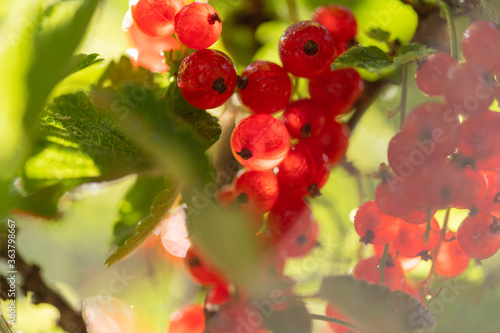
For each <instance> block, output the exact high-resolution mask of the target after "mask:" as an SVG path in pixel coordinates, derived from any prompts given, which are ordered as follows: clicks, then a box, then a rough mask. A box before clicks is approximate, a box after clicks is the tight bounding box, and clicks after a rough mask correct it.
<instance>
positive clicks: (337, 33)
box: [313, 5, 358, 43]
mask: <svg viewBox="0 0 500 333" xmlns="http://www.w3.org/2000/svg"><path fill="white" fill-rule="evenodd" d="M313 21H316V22H318V23H320V24H321V25H323V26H324V27H325V28H326V29H328V31H329V32H330V33H331V34H332V36H333V38H334V39H335V40H338V41H341V42H345V43H347V42H349V41H351V40H352V39H353V38H355V37H356V34H357V32H358V25H357V24H356V18H355V17H354V14H353V13H352V11H351V9H350V8H349V7H346V6H342V5H327V6H321V7H318V8H316V10H315V11H314V16H313Z"/></svg>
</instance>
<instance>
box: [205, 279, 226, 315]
mask: <svg viewBox="0 0 500 333" xmlns="http://www.w3.org/2000/svg"><path fill="white" fill-rule="evenodd" d="M231 300H232V297H231V292H230V290H229V286H228V285H227V284H219V285H217V286H215V287H214V288H212V289H210V290H209V291H208V293H207V295H206V296H205V308H206V309H207V310H208V311H210V310H211V309H212V308H213V307H214V306H220V305H222V304H227V303H230V302H231Z"/></svg>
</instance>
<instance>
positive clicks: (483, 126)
mask: <svg viewBox="0 0 500 333" xmlns="http://www.w3.org/2000/svg"><path fill="white" fill-rule="evenodd" d="M499 128H500V113H498V112H493V111H485V112H483V113H482V114H478V115H475V116H472V117H469V118H467V119H466V120H465V121H464V122H463V123H462V124H460V143H459V145H458V150H459V152H460V153H462V154H463V155H464V156H465V157H468V158H471V159H473V160H474V161H475V165H476V167H477V168H478V169H481V170H495V169H498V168H499V167H500V145H499V144H498V142H500V131H498V129H499Z"/></svg>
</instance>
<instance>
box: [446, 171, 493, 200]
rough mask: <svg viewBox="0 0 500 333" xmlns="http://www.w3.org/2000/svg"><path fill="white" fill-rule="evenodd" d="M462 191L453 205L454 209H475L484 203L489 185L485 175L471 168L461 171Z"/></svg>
mask: <svg viewBox="0 0 500 333" xmlns="http://www.w3.org/2000/svg"><path fill="white" fill-rule="evenodd" d="M461 173H462V176H461V185H462V189H461V191H460V192H459V193H458V197H457V199H456V200H455V202H454V203H453V207H455V208H462V209H473V208H478V206H479V205H480V204H481V203H482V202H483V201H484V198H485V197H486V191H487V188H488V183H487V180H486V177H485V175H484V174H483V173H480V172H478V171H477V170H474V169H472V168H470V167H467V168H464V169H462V170H461Z"/></svg>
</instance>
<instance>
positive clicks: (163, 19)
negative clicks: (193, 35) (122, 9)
mask: <svg viewBox="0 0 500 333" xmlns="http://www.w3.org/2000/svg"><path fill="white" fill-rule="evenodd" d="M183 6H184V1H183V0H139V1H137V3H136V4H135V5H133V6H132V8H131V9H132V18H133V19H134V23H135V24H136V25H137V27H138V28H139V29H141V31H142V32H144V33H146V34H148V35H150V36H153V37H165V36H168V35H171V34H172V33H173V32H174V16H175V14H176V13H177V12H178V11H179V10H180V9H181V8H182V7H183Z"/></svg>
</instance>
